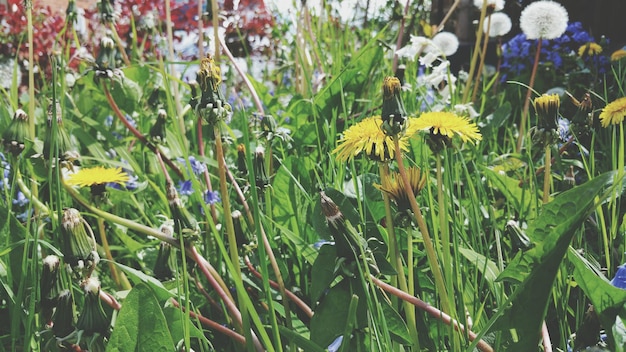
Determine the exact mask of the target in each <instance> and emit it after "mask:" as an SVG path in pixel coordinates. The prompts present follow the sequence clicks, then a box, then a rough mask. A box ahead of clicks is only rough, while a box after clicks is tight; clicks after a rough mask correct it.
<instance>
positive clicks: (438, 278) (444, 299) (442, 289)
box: [393, 136, 450, 313]
mask: <svg viewBox="0 0 626 352" xmlns="http://www.w3.org/2000/svg"><path fill="white" fill-rule="evenodd" d="M393 140H394V144H395V153H396V161H397V163H398V171H399V173H400V177H401V178H402V182H403V184H404V188H405V189H406V190H411V189H412V187H411V182H410V181H409V177H408V175H407V174H406V169H405V167H404V162H403V160H402V150H401V149H400V139H399V137H398V136H394V138H393ZM406 194H407V196H408V197H409V202H410V203H411V210H413V215H414V217H415V222H416V223H417V226H418V228H419V230H420V233H421V234H422V238H423V240H424V248H425V250H426V257H427V258H428V264H429V265H430V270H431V271H432V273H433V276H434V278H435V286H436V287H437V290H438V291H439V297H440V299H441V305H442V307H443V311H444V312H445V313H449V312H450V302H449V300H448V293H447V290H446V286H445V283H444V280H443V274H442V273H441V267H440V266H439V262H438V261H437V254H436V253H435V247H434V246H433V241H432V239H431V238H430V234H429V233H428V226H426V221H424V217H423V216H422V211H421V210H420V207H419V205H418V204H417V200H416V199H415V195H414V194H413V192H411V191H407V192H406Z"/></svg>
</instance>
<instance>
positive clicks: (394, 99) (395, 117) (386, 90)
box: [380, 77, 407, 136]
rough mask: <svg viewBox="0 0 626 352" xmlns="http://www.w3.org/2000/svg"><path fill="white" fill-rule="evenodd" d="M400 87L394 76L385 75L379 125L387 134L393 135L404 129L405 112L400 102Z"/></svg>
mask: <svg viewBox="0 0 626 352" xmlns="http://www.w3.org/2000/svg"><path fill="white" fill-rule="evenodd" d="M401 92H402V87H401V85H400V80H399V79H398V78H396V77H385V79H384V81H383V107H382V113H381V115H380V117H381V118H382V120H383V125H382V126H381V128H382V130H383V132H385V134H387V135H392V136H395V135H397V134H398V133H400V132H401V131H403V130H404V127H405V121H406V118H407V113H406V110H405V108H404V103H403V102H402V96H401V95H400V93H401Z"/></svg>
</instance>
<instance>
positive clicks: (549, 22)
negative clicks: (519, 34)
mask: <svg viewBox="0 0 626 352" xmlns="http://www.w3.org/2000/svg"><path fill="white" fill-rule="evenodd" d="M568 21H569V16H568V14H567V10H566V9H565V8H564V7H563V5H561V4H559V3H557V2H554V1H550V0H541V1H536V2H533V3H531V4H530V5H528V6H526V8H524V10H523V11H522V14H521V15H520V28H521V29H522V31H523V32H524V34H525V35H526V38H527V39H540V38H541V39H555V38H558V37H560V36H561V35H563V33H565V30H566V29H567V22H568Z"/></svg>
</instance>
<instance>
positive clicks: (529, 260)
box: [494, 172, 616, 352]
mask: <svg viewBox="0 0 626 352" xmlns="http://www.w3.org/2000/svg"><path fill="white" fill-rule="evenodd" d="M615 175H616V173H615V172H609V173H605V174H603V175H600V176H598V177H596V178H594V179H592V180H590V181H588V182H587V183H585V184H583V185H581V186H578V187H576V188H574V189H571V190H569V191H566V192H564V193H562V194H560V195H559V196H557V197H556V198H554V200H553V201H551V202H550V203H548V204H545V205H544V206H543V208H542V209H541V212H540V213H539V215H538V217H537V218H536V219H535V220H534V221H533V222H532V223H530V224H529V228H528V231H527V234H528V237H529V238H530V239H531V241H533V243H534V244H535V246H534V247H533V248H531V249H529V250H528V251H526V252H523V254H520V255H518V256H517V257H515V258H514V260H513V262H512V263H511V264H509V266H508V267H507V268H506V269H505V270H504V271H503V272H502V274H501V277H514V278H523V282H522V283H521V284H520V285H519V286H518V287H517V289H516V290H515V291H514V292H513V294H512V295H511V296H510V298H509V300H508V301H507V302H506V303H505V305H504V308H503V310H502V312H501V315H499V317H498V318H497V320H496V322H495V324H494V326H495V329H497V330H507V329H509V330H514V331H515V334H516V336H517V337H518V340H517V341H513V342H512V345H511V348H510V349H509V350H510V351H513V352H515V351H533V350H535V349H536V348H537V343H538V341H539V332H540V328H541V323H542V321H543V319H544V317H545V314H546V310H547V307H548V300H549V298H550V293H551V290H552V285H553V283H554V279H555V277H556V274H557V272H558V269H559V266H560V265H561V262H562V260H563V257H564V256H565V253H566V251H567V248H568V247H569V244H570V242H571V240H572V238H573V236H574V234H575V233H576V229H578V228H579V227H580V226H581V224H582V223H583V221H584V220H585V219H586V218H587V217H588V216H589V214H590V213H591V212H592V211H593V210H594V209H595V207H596V206H597V204H599V202H600V201H601V199H598V198H605V197H607V196H609V195H610V194H611V193H614V192H615V189H614V188H611V189H609V191H607V192H605V193H604V194H603V195H602V197H598V195H599V194H600V192H601V191H602V190H603V189H605V187H607V186H609V185H610V184H611V183H612V182H613V179H614V177H615Z"/></svg>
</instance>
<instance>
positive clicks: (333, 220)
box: [320, 192, 345, 230]
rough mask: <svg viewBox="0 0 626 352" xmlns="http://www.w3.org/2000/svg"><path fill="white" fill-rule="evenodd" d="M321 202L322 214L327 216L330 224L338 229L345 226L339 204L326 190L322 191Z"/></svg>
mask: <svg viewBox="0 0 626 352" xmlns="http://www.w3.org/2000/svg"><path fill="white" fill-rule="evenodd" d="M320 202H321V203H320V204H321V206H322V214H324V216H325V217H326V222H327V223H328V225H329V226H331V227H332V228H334V229H337V230H341V229H343V228H344V227H345V219H344V217H343V213H341V210H339V207H338V206H337V204H335V202H334V201H333V200H332V199H331V198H330V197H329V196H327V195H326V193H325V192H321V193H320Z"/></svg>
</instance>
